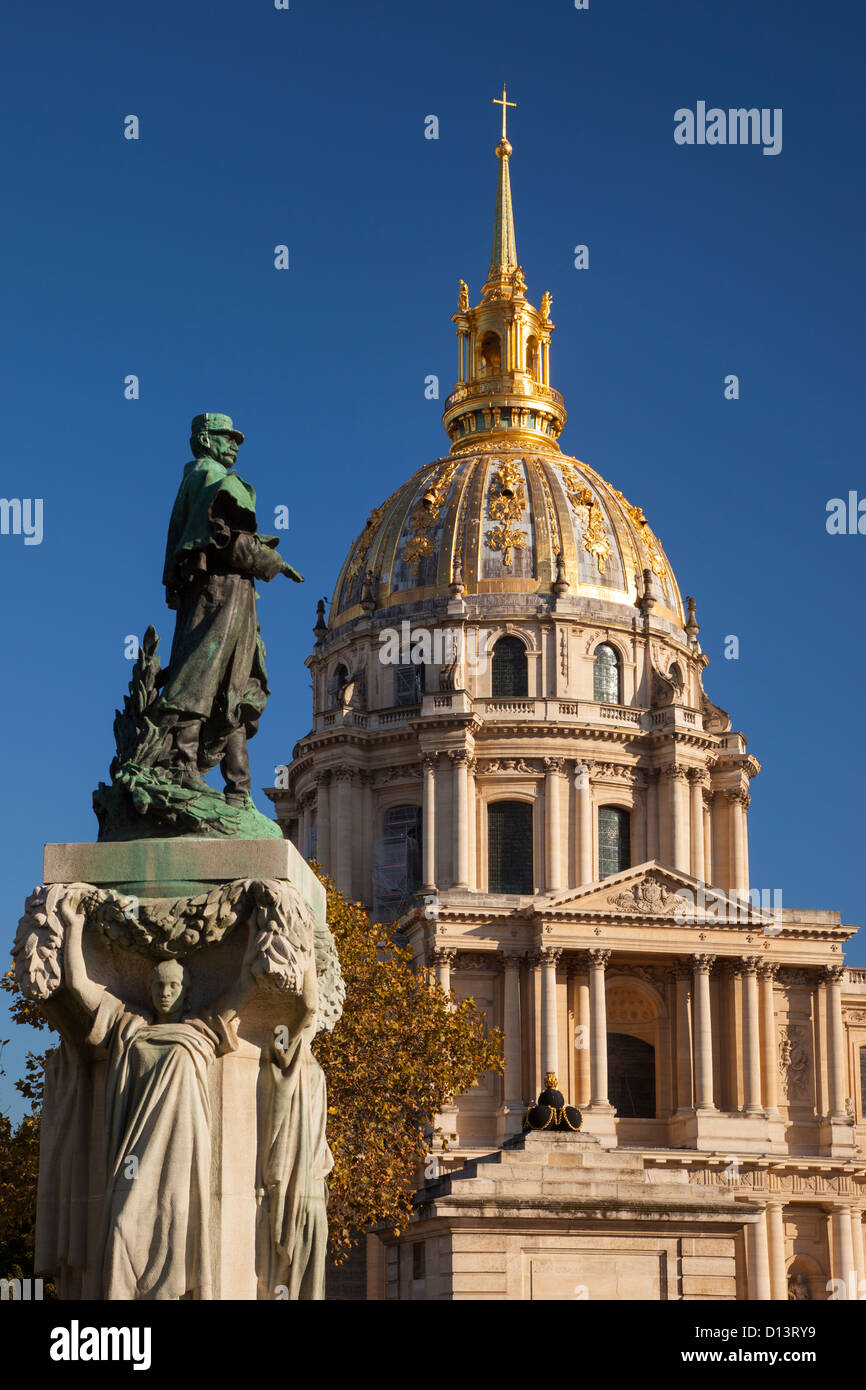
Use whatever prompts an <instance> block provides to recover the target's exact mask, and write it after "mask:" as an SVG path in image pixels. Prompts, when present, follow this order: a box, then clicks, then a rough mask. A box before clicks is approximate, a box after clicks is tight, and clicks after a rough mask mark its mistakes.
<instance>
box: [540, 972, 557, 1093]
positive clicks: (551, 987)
mask: <svg viewBox="0 0 866 1390" xmlns="http://www.w3.org/2000/svg"><path fill="white" fill-rule="evenodd" d="M561 955H562V951H560V950H557V949H555V948H552V947H550V946H545V947H544V948H543V949H542V951H541V1071H542V1075H543V1076H546V1075H547V1073H548V1072H550V1071H552V1072H554V1074H557V1075H558V1073H559V1020H558V1018H557V1015H556V967H557V965H558V964H559V958H560V956H561Z"/></svg>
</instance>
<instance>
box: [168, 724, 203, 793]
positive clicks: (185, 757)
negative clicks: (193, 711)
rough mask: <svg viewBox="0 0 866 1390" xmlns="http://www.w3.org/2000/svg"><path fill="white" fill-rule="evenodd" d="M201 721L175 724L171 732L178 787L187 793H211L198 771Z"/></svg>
mask: <svg viewBox="0 0 866 1390" xmlns="http://www.w3.org/2000/svg"><path fill="white" fill-rule="evenodd" d="M201 726H202V721H201V720H200V719H192V720H189V721H188V722H187V723H184V724H175V726H174V728H173V729H172V731H171V741H172V762H173V763H174V766H175V770H176V771H178V772H179V773H180V785H181V786H182V787H186V788H187V790H188V791H195V792H212V791H213V787H209V786H208V784H207V782H206V781H205V780H204V778H203V777H202V775H201V773H200V772H199V770H198V746H199V739H200V738H201Z"/></svg>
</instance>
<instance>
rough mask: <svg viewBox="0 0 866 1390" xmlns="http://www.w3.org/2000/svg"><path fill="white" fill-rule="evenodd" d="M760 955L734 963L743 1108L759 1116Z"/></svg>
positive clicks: (745, 1111)
mask: <svg viewBox="0 0 866 1390" xmlns="http://www.w3.org/2000/svg"><path fill="white" fill-rule="evenodd" d="M760 963H761V961H760V957H758V956H744V957H743V959H742V960H740V961H737V962H735V963H734V968H735V969H738V970H739V973H740V974H741V975H742V978H743V1111H744V1113H745V1114H747V1115H759V1114H760V1113H761V1110H762V1109H763V1107H762V1105H761V1033H760V1014H759V1010H758V966H759V965H760Z"/></svg>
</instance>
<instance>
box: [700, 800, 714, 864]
mask: <svg viewBox="0 0 866 1390" xmlns="http://www.w3.org/2000/svg"><path fill="white" fill-rule="evenodd" d="M713 796H714V793H713V792H712V791H711V790H709V789H708V788H707V787H704V789H703V803H704V882H705V883H712V882H713V874H714V873H715V868H714V865H713Z"/></svg>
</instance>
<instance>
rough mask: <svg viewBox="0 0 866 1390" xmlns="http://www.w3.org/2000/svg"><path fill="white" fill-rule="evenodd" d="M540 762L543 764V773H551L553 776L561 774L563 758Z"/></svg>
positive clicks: (563, 764)
mask: <svg viewBox="0 0 866 1390" xmlns="http://www.w3.org/2000/svg"><path fill="white" fill-rule="evenodd" d="M542 761H543V763H544V770H545V772H547V773H551V774H552V775H554V776H555V775H556V774H557V773H559V772H561V771H562V769H563V767H564V766H565V758H544V759H542Z"/></svg>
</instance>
